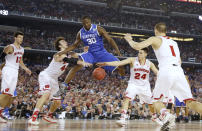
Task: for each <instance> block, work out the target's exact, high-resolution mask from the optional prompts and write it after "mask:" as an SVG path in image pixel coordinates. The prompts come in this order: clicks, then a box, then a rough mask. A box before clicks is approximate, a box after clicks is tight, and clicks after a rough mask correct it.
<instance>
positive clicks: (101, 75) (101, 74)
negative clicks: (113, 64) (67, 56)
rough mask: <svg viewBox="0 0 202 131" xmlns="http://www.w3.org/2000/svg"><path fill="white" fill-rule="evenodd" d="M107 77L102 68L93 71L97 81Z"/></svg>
mask: <svg viewBox="0 0 202 131" xmlns="http://www.w3.org/2000/svg"><path fill="white" fill-rule="evenodd" d="M105 75H106V72H105V70H104V69H103V68H101V67H98V68H95V69H94V71H93V77H94V78H95V79H96V80H102V79H104V78H105Z"/></svg>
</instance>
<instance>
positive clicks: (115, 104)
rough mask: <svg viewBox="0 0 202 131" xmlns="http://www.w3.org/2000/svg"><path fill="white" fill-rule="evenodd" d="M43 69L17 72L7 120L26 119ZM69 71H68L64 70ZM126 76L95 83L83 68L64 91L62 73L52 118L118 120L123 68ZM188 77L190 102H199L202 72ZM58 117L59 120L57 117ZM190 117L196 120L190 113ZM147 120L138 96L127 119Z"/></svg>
mask: <svg viewBox="0 0 202 131" xmlns="http://www.w3.org/2000/svg"><path fill="white" fill-rule="evenodd" d="M44 68H45V66H38V65H35V66H30V69H31V70H32V72H33V74H32V75H31V76H28V75H27V74H25V72H24V71H22V70H20V74H19V80H18V85H17V94H18V95H17V97H16V99H15V100H14V102H13V104H12V106H11V107H10V108H9V109H8V112H9V114H10V116H13V117H16V118H29V117H30V116H31V114H32V112H33V110H34V107H35V105H36V101H37V99H38V98H39V96H38V94H37V93H38V91H39V84H38V81H37V77H38V74H39V72H40V71H41V70H43V69H44ZM67 70H69V69H67ZM126 70H127V74H126V76H125V77H124V78H122V77H120V76H119V75H118V73H117V72H115V73H114V74H111V75H107V76H106V78H105V79H104V80H102V81H98V80H95V79H94V78H93V77H92V69H90V68H87V69H83V70H81V71H79V72H78V73H77V75H76V77H75V78H74V79H73V80H72V81H71V82H70V83H69V85H68V87H65V86H64V84H63V83H62V82H63V81H64V78H65V76H66V73H64V74H63V75H62V76H61V77H60V78H59V83H60V87H61V88H65V90H66V93H65V94H63V95H62V104H61V106H60V108H58V109H57V110H56V112H55V113H54V116H55V117H56V118H70V119H116V118H117V117H119V116H120V110H121V107H122V103H123V97H124V92H125V90H126V88H127V81H128V78H129V72H128V71H129V67H126ZM185 71H186V74H187V75H188V76H189V80H190V86H191V90H192V93H193V96H194V98H196V99H197V100H198V101H200V102H202V86H201V84H202V83H201V81H202V70H198V69H192V68H185ZM155 80H156V76H154V74H151V75H150V83H151V88H152V90H153V88H154V85H155ZM50 104H51V102H49V104H48V105H44V107H43V110H42V111H41V113H40V115H39V116H40V117H42V116H43V115H44V114H45V113H46V112H47V111H48V109H49V107H50ZM61 114H65V115H63V117H61ZM189 115H190V117H191V116H193V115H196V116H199V115H198V114H197V113H195V112H193V111H190V112H189ZM150 117H151V113H150V112H149V109H148V106H147V105H141V104H140V103H139V98H138V96H137V97H136V98H135V99H134V100H133V101H131V102H130V106H129V110H128V119H148V118H150Z"/></svg>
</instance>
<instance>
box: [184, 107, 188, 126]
mask: <svg viewBox="0 0 202 131" xmlns="http://www.w3.org/2000/svg"><path fill="white" fill-rule="evenodd" d="M184 110H185V114H184V115H185V116H184V122H186V123H188V122H189V110H188V108H187V107H186V106H185V107H184Z"/></svg>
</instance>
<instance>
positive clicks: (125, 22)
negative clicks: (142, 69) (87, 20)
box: [0, 0, 202, 35]
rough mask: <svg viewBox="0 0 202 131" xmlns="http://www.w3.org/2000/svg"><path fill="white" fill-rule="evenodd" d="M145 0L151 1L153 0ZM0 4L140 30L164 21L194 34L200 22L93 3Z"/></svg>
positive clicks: (23, 1)
mask: <svg viewBox="0 0 202 131" xmlns="http://www.w3.org/2000/svg"><path fill="white" fill-rule="evenodd" d="M146 1H148V0H146ZM18 3H20V4H18ZM131 3H133V2H131ZM149 3H152V4H154V3H155V2H149ZM155 4H156V3H155ZM1 5H2V6H0V7H2V8H4V9H6V10H9V12H12V11H13V12H16V13H18V14H25V15H28V16H30V15H36V16H40V17H42V18H45V17H46V18H49V17H50V16H52V19H55V18H58V19H65V20H70V21H72V20H74V21H80V19H81V17H82V16H84V15H90V16H91V17H92V19H93V21H94V22H95V23H98V24H101V25H113V26H118V27H120V26H122V27H128V28H134V29H141V30H143V29H144V30H153V27H154V25H155V24H156V23H158V22H165V23H166V24H167V25H168V32H176V33H183V34H195V35H199V34H202V32H201V22H200V21H199V20H198V18H193V19H192V20H190V18H185V17H170V18H167V17H154V16H152V15H151V14H150V15H141V14H142V13H140V14H137V13H135V12H133V11H130V10H128V11H122V12H116V11H113V10H112V9H111V8H107V7H106V8H105V9H103V8H104V7H99V6H97V7H96V8H95V5H88V6H86V5H82V4H72V3H69V2H62V1H59V0H55V1H49V0H43V1H40V0H32V1H27V0H15V1H13V0H4V1H2V2H1ZM152 7H153V6H152ZM145 8H148V7H145ZM189 9H191V8H189ZM182 10H184V9H182ZM186 11H187V10H186ZM27 13H29V14H27Z"/></svg>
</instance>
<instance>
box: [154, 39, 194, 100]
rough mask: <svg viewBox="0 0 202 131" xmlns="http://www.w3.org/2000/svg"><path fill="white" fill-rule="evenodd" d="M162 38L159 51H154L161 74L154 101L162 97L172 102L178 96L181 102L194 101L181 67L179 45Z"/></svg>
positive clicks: (156, 85) (158, 77)
mask: <svg viewBox="0 0 202 131" xmlns="http://www.w3.org/2000/svg"><path fill="white" fill-rule="evenodd" d="M160 38H161V39H162V44H161V46H160V48H159V49H158V50H154V52H155V54H156V57H157V60H158V62H159V72H158V76H157V80H156V84H155V88H154V90H153V98H154V100H158V99H160V98H161V97H162V96H164V97H163V98H168V99H172V100H174V96H176V97H177V98H178V99H179V100H180V101H183V100H186V99H192V94H191V90H190V88H189V84H188V82H187V80H186V78H185V75H184V72H183V69H182V67H181V65H180V51H179V48H178V45H177V43H176V42H175V41H173V40H171V39H169V38H168V37H160ZM162 100H165V99H162ZM169 101H170V100H169Z"/></svg>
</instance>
